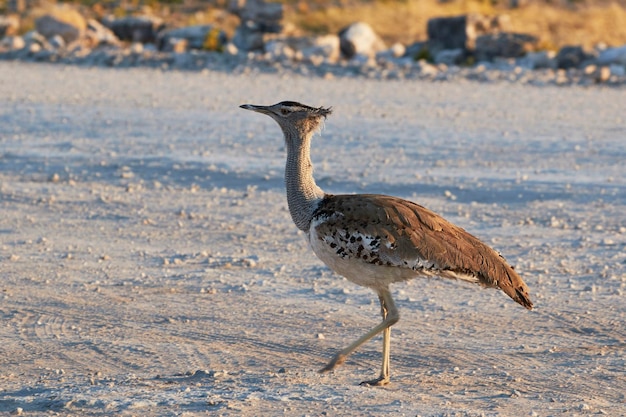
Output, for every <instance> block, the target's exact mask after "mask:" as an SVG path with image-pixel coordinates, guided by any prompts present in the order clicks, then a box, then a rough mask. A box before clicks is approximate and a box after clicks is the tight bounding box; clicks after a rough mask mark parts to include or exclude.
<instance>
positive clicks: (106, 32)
mask: <svg viewBox="0 0 626 417" xmlns="http://www.w3.org/2000/svg"><path fill="white" fill-rule="evenodd" d="M85 40H86V43H87V45H88V46H89V47H91V48H95V47H97V46H105V45H109V46H119V45H120V40H119V39H118V38H117V36H115V33H113V31H112V30H111V29H109V28H107V27H106V26H104V25H103V24H102V23H100V22H98V21H97V20H95V19H88V20H87V29H86V30H85Z"/></svg>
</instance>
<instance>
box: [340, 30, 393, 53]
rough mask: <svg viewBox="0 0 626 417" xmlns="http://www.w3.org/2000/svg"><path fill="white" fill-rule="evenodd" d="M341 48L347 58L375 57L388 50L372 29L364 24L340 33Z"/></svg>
mask: <svg viewBox="0 0 626 417" xmlns="http://www.w3.org/2000/svg"><path fill="white" fill-rule="evenodd" d="M339 47H340V50H341V53H342V54H343V56H345V57H346V58H353V57H354V56H355V55H362V56H365V57H373V56H375V55H376V53H377V52H380V51H383V50H385V49H386V48H387V47H386V46H385V43H384V42H383V40H382V39H381V38H380V37H379V36H378V35H377V34H376V32H374V30H373V29H372V27H371V26H370V25H368V24H367V23H364V22H357V23H353V24H351V25H349V26H347V27H345V28H343V29H342V30H341V31H339Z"/></svg>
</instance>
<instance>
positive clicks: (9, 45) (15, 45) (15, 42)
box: [0, 36, 26, 51]
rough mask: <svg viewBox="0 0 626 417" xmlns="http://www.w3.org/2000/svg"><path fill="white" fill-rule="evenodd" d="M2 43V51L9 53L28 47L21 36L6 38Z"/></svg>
mask: <svg viewBox="0 0 626 417" xmlns="http://www.w3.org/2000/svg"><path fill="white" fill-rule="evenodd" d="M0 42H1V46H2V49H8V50H9V51H19V50H20V49H24V48H25V47H26V41H24V38H22V37H21V36H5V37H4V38H2V40H1V41H0Z"/></svg>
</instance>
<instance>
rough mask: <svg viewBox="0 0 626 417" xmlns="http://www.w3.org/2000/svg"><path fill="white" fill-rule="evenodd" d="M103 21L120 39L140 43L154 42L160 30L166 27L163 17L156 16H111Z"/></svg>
mask: <svg viewBox="0 0 626 417" xmlns="http://www.w3.org/2000/svg"><path fill="white" fill-rule="evenodd" d="M102 23H103V24H104V26H106V27H108V28H109V29H111V30H112V31H113V33H114V34H115V36H117V38H118V39H120V40H122V41H130V42H139V43H154V42H155V41H156V39H157V36H158V34H159V32H160V31H161V30H163V29H164V28H165V24H164V23H163V19H161V18H159V17H155V16H126V17H121V18H119V19H116V18H113V17H110V16H109V17H106V18H105V19H103V20H102Z"/></svg>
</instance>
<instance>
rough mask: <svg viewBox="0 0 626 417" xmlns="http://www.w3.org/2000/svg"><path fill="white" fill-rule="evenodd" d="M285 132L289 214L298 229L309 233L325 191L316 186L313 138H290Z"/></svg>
mask: <svg viewBox="0 0 626 417" xmlns="http://www.w3.org/2000/svg"><path fill="white" fill-rule="evenodd" d="M290 133H293V134H295V132H285V139H286V143H287V165H286V167H285V186H286V187H287V203H288V205H289V213H291V218H292V219H293V222H294V223H295V224H296V226H298V229H300V230H303V231H305V232H308V230H309V227H310V225H311V219H312V218H313V212H314V211H315V209H316V208H317V206H318V204H319V202H320V200H321V199H322V198H324V191H322V189H321V188H320V187H318V186H317V184H315V180H314V179H313V164H312V163H311V153H310V148H311V136H312V135H307V136H305V137H289V136H291V134H290Z"/></svg>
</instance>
